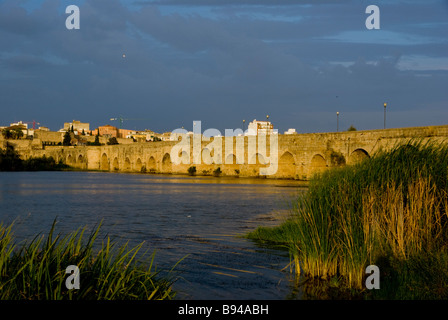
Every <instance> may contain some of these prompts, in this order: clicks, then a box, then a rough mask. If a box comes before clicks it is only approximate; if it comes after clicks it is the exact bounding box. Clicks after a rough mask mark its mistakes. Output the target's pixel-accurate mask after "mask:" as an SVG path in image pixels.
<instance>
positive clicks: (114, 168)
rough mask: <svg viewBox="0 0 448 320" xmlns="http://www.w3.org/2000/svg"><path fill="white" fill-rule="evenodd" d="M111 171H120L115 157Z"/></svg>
mask: <svg viewBox="0 0 448 320" xmlns="http://www.w3.org/2000/svg"><path fill="white" fill-rule="evenodd" d="M113 170H114V171H118V170H120V165H119V163H118V158H117V157H115V158H114V162H113Z"/></svg>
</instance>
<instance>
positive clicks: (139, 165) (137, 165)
mask: <svg viewBox="0 0 448 320" xmlns="http://www.w3.org/2000/svg"><path fill="white" fill-rule="evenodd" d="M142 167H143V164H142V160H141V159H140V158H137V161H135V166H134V170H135V171H141V170H142Z"/></svg>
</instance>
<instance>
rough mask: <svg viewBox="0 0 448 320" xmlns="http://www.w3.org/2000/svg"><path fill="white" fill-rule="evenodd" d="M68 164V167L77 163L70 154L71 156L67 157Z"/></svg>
mask: <svg viewBox="0 0 448 320" xmlns="http://www.w3.org/2000/svg"><path fill="white" fill-rule="evenodd" d="M66 163H67V164H68V165H72V164H74V163H75V162H74V160H73V156H72V155H71V154H69V155H68V156H67V160H66Z"/></svg>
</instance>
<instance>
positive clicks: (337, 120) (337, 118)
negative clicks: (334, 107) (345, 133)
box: [336, 111, 339, 132]
mask: <svg viewBox="0 0 448 320" xmlns="http://www.w3.org/2000/svg"><path fill="white" fill-rule="evenodd" d="M336 123H337V132H339V111H337V112H336Z"/></svg>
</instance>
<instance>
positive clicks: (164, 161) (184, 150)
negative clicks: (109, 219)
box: [19, 125, 448, 180]
mask: <svg viewBox="0 0 448 320" xmlns="http://www.w3.org/2000/svg"><path fill="white" fill-rule="evenodd" d="M276 136H277V137H278V140H277V142H275V143H277V149H278V156H277V157H276V159H275V160H274V158H273V157H272V156H274V154H272V155H271V154H270V153H271V149H272V150H274V149H273V148H271V146H274V144H273V141H274V140H270V137H269V136H268V138H267V143H265V145H266V150H265V151H264V150H262V149H263V148H260V144H257V143H255V147H254V144H253V142H254V141H255V140H251V139H256V137H255V136H254V137H248V136H246V137H232V138H230V140H228V139H229V138H224V137H223V138H222V139H221V140H219V139H218V138H215V139H213V138H212V139H210V141H201V139H200V140H199V144H198V143H197V141H196V142H193V141H192V140H194V138H193V139H190V140H189V141H188V142H189V143H186V142H187V140H183V141H184V142H185V143H186V144H184V145H182V146H181V143H180V142H179V141H170V142H163V141H159V142H147V143H133V144H126V145H104V146H88V147H74V146H71V147H61V146H50V147H48V146H47V147H45V148H41V149H38V148H36V147H33V148H32V147H30V148H20V149H19V152H20V153H21V154H22V156H23V157H25V158H27V157H30V156H33V157H37V156H43V155H45V156H47V157H49V156H52V157H53V158H55V159H56V160H57V161H59V160H62V161H63V162H65V163H66V164H68V165H71V166H73V167H76V168H79V169H86V170H100V171H112V172H113V171H116V172H146V173H169V174H186V173H187V172H188V168H189V167H191V166H195V167H196V174H198V175H203V174H204V175H211V174H213V172H214V171H215V170H216V169H218V168H219V169H220V170H221V172H222V175H229V176H237V175H238V176H249V177H256V176H260V175H261V174H262V170H263V168H268V167H269V166H272V163H273V161H278V162H277V163H278V167H277V170H275V174H272V175H267V176H266V177H268V178H290V179H300V180H307V179H309V178H310V177H311V175H312V174H314V173H316V172H320V171H322V170H326V169H328V168H331V167H337V166H343V165H350V164H355V163H357V162H359V161H362V160H363V159H365V158H368V157H370V156H371V155H372V154H374V153H375V152H376V151H378V150H381V149H384V150H387V149H389V148H392V147H393V146H395V145H397V144H400V143H403V142H406V141H409V140H410V139H413V138H417V139H433V140H437V141H446V139H447V138H448V125H444V126H430V127H413V128H399V129H384V130H366V131H350V132H332V133H308V134H293V135H276ZM173 148H174V149H173ZM195 148H196V149H195ZM173 150H175V151H174V153H173ZM173 157H175V158H176V159H174V158H173ZM179 160H180V161H181V163H178V162H179Z"/></svg>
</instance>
